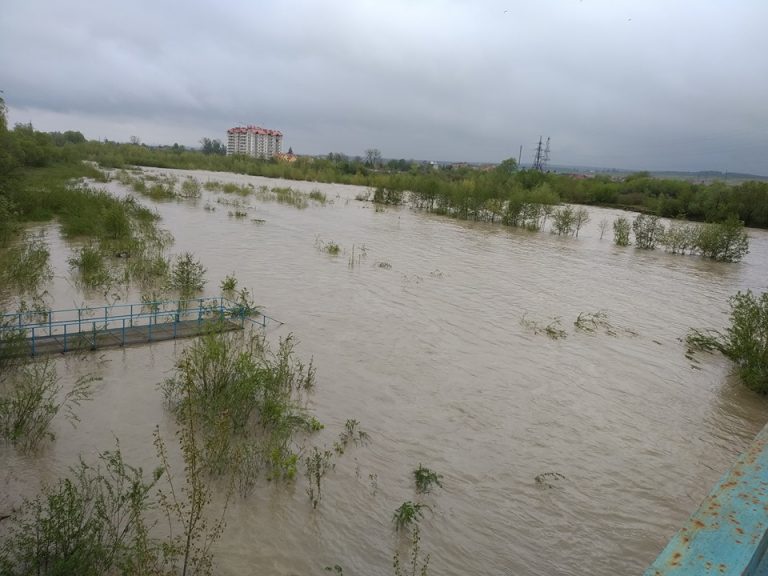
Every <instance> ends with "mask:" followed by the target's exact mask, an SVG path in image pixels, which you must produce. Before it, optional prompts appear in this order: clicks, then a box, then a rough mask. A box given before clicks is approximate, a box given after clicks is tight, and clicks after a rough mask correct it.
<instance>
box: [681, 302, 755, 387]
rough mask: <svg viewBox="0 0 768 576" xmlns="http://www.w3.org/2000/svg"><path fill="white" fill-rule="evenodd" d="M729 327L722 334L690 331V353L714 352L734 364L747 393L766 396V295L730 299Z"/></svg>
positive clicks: (688, 340) (687, 339)
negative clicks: (748, 390)
mask: <svg viewBox="0 0 768 576" xmlns="http://www.w3.org/2000/svg"><path fill="white" fill-rule="evenodd" d="M729 304H730V306H731V316H730V326H729V327H728V328H727V330H726V331H725V333H720V332H716V331H711V330H710V331H707V332H701V331H699V330H691V332H689V334H688V336H687V338H686V342H687V343H688V346H689V348H691V349H693V350H706V351H711V350H717V351H719V352H721V353H723V354H724V355H725V356H727V357H728V358H729V359H730V360H731V361H732V362H733V363H734V365H735V367H736V371H737V373H738V375H739V378H740V379H741V381H742V382H743V383H744V384H745V385H746V386H747V387H748V388H750V389H751V390H754V391H755V392H759V393H760V394H768V292H764V293H763V294H761V295H760V296H759V297H758V296H756V295H754V294H753V293H752V292H751V291H747V292H739V293H737V294H736V295H735V296H732V297H731V299H730V301H729Z"/></svg>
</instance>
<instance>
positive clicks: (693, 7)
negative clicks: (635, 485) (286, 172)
mask: <svg viewBox="0 0 768 576" xmlns="http://www.w3.org/2000/svg"><path fill="white" fill-rule="evenodd" d="M767 24H768V0H634V1H622V0H537V1H534V0H529V1H528V2H523V1H520V0H508V1H505V2H502V1H482V0H475V1H472V0H467V1H464V0H411V1H406V0H387V1H384V0H381V1H376V2H374V1H365V0H324V1H322V2H320V1H311V0H291V1H280V2H278V1H269V2H267V1H258V0H219V1H215V2H214V1H195V0H185V1H183V2H182V1H163V0H152V1H149V0H130V1H128V0H121V1H120V2H113V1H109V0H102V1H90V0H89V1H86V0H67V1H66V2H64V1H60V0H4V1H3V7H2V11H1V12H0V90H3V92H4V94H3V96H4V98H5V100H6V102H7V104H8V106H9V116H10V118H9V119H10V121H11V123H14V122H32V123H33V124H34V125H35V127H36V128H38V129H40V130H70V129H71V130H80V131H81V132H83V133H84V134H85V135H86V137H88V138H92V139H97V138H109V139H112V140H119V141H127V140H128V139H129V138H130V137H131V136H138V137H139V138H140V139H141V141H142V142H146V143H150V144H172V143H174V142H178V143H180V144H185V145H193V146H194V145H198V142H199V140H200V139H201V138H202V137H204V136H206V137H210V138H219V139H221V140H224V141H225V140H226V130H227V128H229V127H232V126H236V125H242V124H256V125H260V126H263V127H266V128H275V129H279V130H281V131H282V132H283V134H284V147H285V149H287V148H288V147H289V146H291V147H293V150H294V152H296V153H299V154H322V153H327V152H344V153H347V154H350V155H362V154H363V151H364V150H365V149H366V148H378V149H380V150H381V152H382V154H383V156H384V157H385V158H417V159H430V160H432V159H433V160H455V161H459V160H467V161H488V162H498V161H500V160H502V159H504V158H509V157H515V158H517V156H518V153H519V148H520V146H521V145H522V146H523V153H522V159H523V163H524V164H525V163H530V162H531V160H532V156H533V152H534V146H535V144H536V142H537V141H538V139H539V136H544V137H545V138H546V137H547V136H549V137H551V158H552V163H553V164H564V165H590V166H604V167H624V168H631V169H677V170H702V169H713V170H723V171H725V170H728V171H731V172H736V171H740V172H752V173H757V174H764V175H768V33H766V25H767Z"/></svg>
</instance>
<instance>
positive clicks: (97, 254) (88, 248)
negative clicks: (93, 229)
mask: <svg viewBox="0 0 768 576" xmlns="http://www.w3.org/2000/svg"><path fill="white" fill-rule="evenodd" d="M68 262H69V267H70V268H71V269H77V272H78V274H79V278H80V281H81V282H82V283H83V285H84V286H86V287H88V288H97V287H106V286H109V285H110V284H111V283H112V281H113V277H112V275H111V274H110V272H109V269H108V267H107V262H106V259H105V257H104V252H103V251H102V250H100V249H99V247H98V246H96V245H94V244H87V245H85V246H82V247H81V248H80V250H79V251H78V252H77V254H76V255H75V256H72V257H71V258H69V260H68Z"/></svg>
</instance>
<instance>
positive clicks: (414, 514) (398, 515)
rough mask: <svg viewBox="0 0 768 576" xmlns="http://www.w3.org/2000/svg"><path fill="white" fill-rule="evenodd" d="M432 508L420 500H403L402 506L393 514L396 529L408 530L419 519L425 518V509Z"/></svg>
mask: <svg viewBox="0 0 768 576" xmlns="http://www.w3.org/2000/svg"><path fill="white" fill-rule="evenodd" d="M425 509H426V510H432V509H431V508H430V507H429V506H427V505H426V504H422V503H420V502H412V501H410V500H407V501H405V502H403V503H402V504H401V505H400V507H399V508H398V509H397V510H395V513H394V515H393V516H392V521H393V522H394V523H395V530H397V531H400V530H407V529H408V528H410V527H411V526H413V525H414V524H416V523H418V522H419V520H421V519H422V518H424V510H425Z"/></svg>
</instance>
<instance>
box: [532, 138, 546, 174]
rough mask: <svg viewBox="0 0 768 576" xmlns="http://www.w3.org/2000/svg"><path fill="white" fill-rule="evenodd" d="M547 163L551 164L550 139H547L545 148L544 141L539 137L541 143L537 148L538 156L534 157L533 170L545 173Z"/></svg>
mask: <svg viewBox="0 0 768 576" xmlns="http://www.w3.org/2000/svg"><path fill="white" fill-rule="evenodd" d="M547 162H549V137H547V145H546V147H545V146H544V141H543V138H542V137H541V136H539V143H538V145H537V146H536V154H535V155H534V157H533V167H532V168H533V170H538V171H539V172H544V170H546V169H547Z"/></svg>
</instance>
